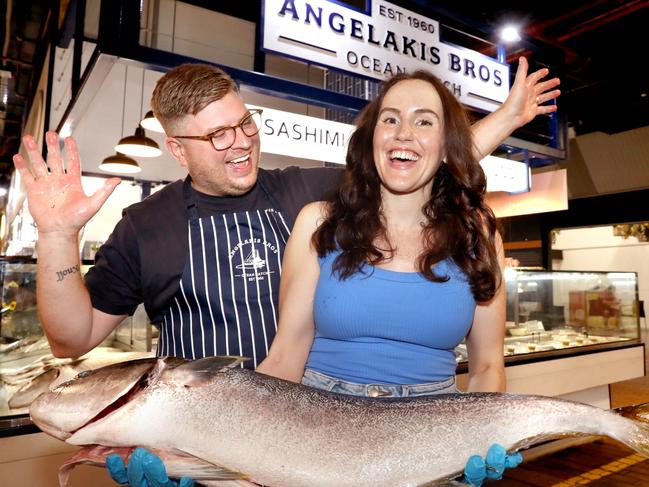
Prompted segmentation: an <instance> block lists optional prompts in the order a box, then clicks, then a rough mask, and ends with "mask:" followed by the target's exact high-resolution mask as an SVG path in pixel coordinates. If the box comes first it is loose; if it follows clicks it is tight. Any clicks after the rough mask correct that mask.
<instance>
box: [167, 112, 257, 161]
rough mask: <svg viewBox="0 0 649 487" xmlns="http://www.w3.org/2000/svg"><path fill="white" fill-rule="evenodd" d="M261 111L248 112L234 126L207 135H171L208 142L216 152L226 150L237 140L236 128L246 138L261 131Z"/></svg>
mask: <svg viewBox="0 0 649 487" xmlns="http://www.w3.org/2000/svg"><path fill="white" fill-rule="evenodd" d="M262 111H263V110H261V109H255V110H250V112H249V113H248V115H246V116H245V117H243V118H242V119H241V121H240V122H239V123H238V124H236V125H231V126H230V127H221V128H218V129H216V130H215V131H214V132H210V133H209V134H207V135H173V137H175V138H177V139H192V140H209V141H210V142H211V143H212V147H214V148H215V149H216V150H219V151H221V150H226V149H229V148H230V147H232V146H233V145H234V141H235V140H236V138H237V127H239V128H240V129H241V131H242V132H243V133H244V134H246V135H247V136H248V137H252V136H253V135H256V134H257V133H258V132H259V130H260V129H261V112H262Z"/></svg>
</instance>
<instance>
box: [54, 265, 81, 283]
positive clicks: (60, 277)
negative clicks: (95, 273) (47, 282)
mask: <svg viewBox="0 0 649 487" xmlns="http://www.w3.org/2000/svg"><path fill="white" fill-rule="evenodd" d="M77 272H79V266H78V265H75V266H72V267H68V268H67V269H63V270H62V271H56V277H57V279H56V282H61V281H62V280H63V279H64V278H65V276H69V275H70V274H76V273H77Z"/></svg>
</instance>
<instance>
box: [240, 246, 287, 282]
mask: <svg viewBox="0 0 649 487" xmlns="http://www.w3.org/2000/svg"><path fill="white" fill-rule="evenodd" d="M255 244H258V245H260V246H262V247H265V248H266V250H267V253H268V254H274V255H276V254H277V247H276V246H275V245H274V244H272V243H271V242H267V241H263V240H262V239H260V238H252V239H247V240H244V241H243V242H241V243H239V244H237V245H236V246H235V247H234V248H233V249H232V251H231V252H230V259H232V258H235V259H236V257H235V256H239V255H243V256H244V257H243V261H242V262H241V263H240V264H236V265H234V268H235V269H237V270H239V271H241V273H236V274H234V276H235V277H242V278H245V279H248V280H249V281H255V280H256V281H263V280H264V279H265V276H268V275H270V274H274V273H275V271H274V270H270V269H269V266H268V262H267V261H266V260H265V259H264V256H263V254H262V253H261V252H260V251H259V249H258V248H256V247H255ZM248 246H250V247H249V248H250V250H248V249H246V248H245V247H248ZM246 250H248V252H246ZM269 257H270V255H269Z"/></svg>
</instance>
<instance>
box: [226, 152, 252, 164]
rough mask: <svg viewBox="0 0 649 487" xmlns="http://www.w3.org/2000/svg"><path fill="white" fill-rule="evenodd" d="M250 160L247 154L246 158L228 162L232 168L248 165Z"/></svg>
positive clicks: (242, 157)
mask: <svg viewBox="0 0 649 487" xmlns="http://www.w3.org/2000/svg"><path fill="white" fill-rule="evenodd" d="M249 160H250V154H246V155H245V156H241V157H237V158H236V159H232V160H231V161H228V162H226V164H228V165H232V166H240V165H242V164H245V163H247V162H248V161H249Z"/></svg>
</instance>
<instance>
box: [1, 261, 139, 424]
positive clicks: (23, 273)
mask: <svg viewBox="0 0 649 487" xmlns="http://www.w3.org/2000/svg"><path fill="white" fill-rule="evenodd" d="M89 268H90V264H89V263H87V264H84V265H82V266H81V269H80V270H81V272H82V274H85V273H86V272H87V271H88V269H89ZM0 283H1V284H2V289H1V294H0V296H1V298H2V300H1V303H0V304H1V307H0V313H1V315H0V422H1V420H3V418H7V417H11V416H15V415H21V414H22V415H26V413H27V406H28V404H26V403H25V400H24V399H22V398H21V399H18V400H17V399H16V398H17V397H18V395H17V393H18V392H19V391H25V389H26V388H28V387H30V385H31V386H32V387H33V386H37V385H38V383H39V382H42V381H46V380H50V378H51V377H54V376H55V378H57V379H60V378H61V377H63V375H62V372H63V371H64V372H65V373H66V374H73V373H74V374H75V375H76V373H78V372H79V371H81V370H83V369H84V368H85V367H90V365H89V364H92V365H97V366H101V365H106V364H107V363H110V362H112V361H121V360H124V359H129V358H139V355H137V356H135V354H136V353H148V352H150V350H151V349H152V332H151V329H152V326H151V325H150V324H149V321H148V319H147V317H146V313H144V311H143V308H142V309H140V308H138V310H137V311H136V313H134V315H133V316H131V317H128V318H127V319H125V320H124V322H122V323H121V324H120V325H119V327H117V328H116V330H115V331H114V332H113V333H111V335H110V336H109V337H108V338H107V339H106V340H104V342H102V343H101V344H100V345H99V347H98V348H96V349H95V350H93V351H92V352H89V353H88V354H86V355H84V356H83V357H81V358H80V359H67V358H57V357H54V356H53V355H52V353H51V350H50V347H49V343H48V341H47V338H46V337H45V335H44V332H43V329H42V328H41V324H40V321H39V319H38V313H37V310H36V261H35V260H33V259H31V258H23V257H20V258H16V257H11V258H0ZM124 352H129V353H124ZM47 372H49V373H50V374H49V375H47V374H46V373H47ZM69 378H72V377H69ZM50 382H52V381H50ZM21 397H22V396H21Z"/></svg>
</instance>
